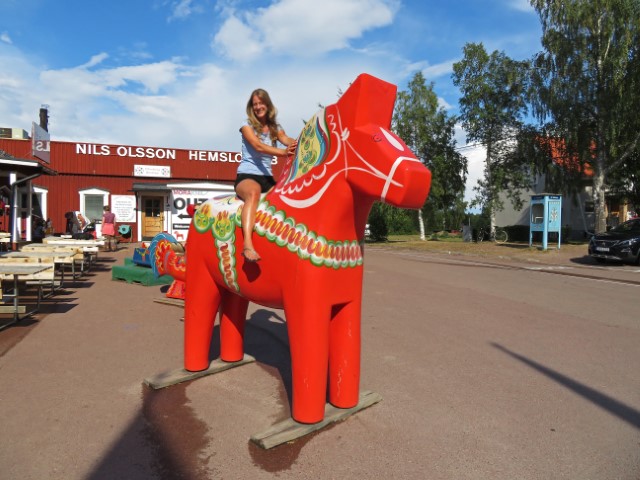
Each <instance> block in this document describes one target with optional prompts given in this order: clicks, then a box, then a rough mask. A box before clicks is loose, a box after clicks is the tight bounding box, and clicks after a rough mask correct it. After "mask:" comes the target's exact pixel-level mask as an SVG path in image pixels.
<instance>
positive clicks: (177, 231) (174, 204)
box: [169, 187, 234, 241]
mask: <svg viewBox="0 0 640 480" xmlns="http://www.w3.org/2000/svg"><path fill="white" fill-rule="evenodd" d="M233 193H234V192H233V189H232V187H230V191H228V190H191V189H173V190H171V197H170V199H169V204H170V205H171V209H170V214H171V230H170V231H171V234H172V235H173V236H174V237H175V238H176V239H177V240H178V241H184V240H186V239H187V234H188V232H189V225H191V217H190V216H189V213H188V212H187V207H188V206H189V205H194V206H197V205H200V204H201V203H204V202H206V201H207V200H209V199H210V198H212V197H217V196H220V195H232V194H233Z"/></svg>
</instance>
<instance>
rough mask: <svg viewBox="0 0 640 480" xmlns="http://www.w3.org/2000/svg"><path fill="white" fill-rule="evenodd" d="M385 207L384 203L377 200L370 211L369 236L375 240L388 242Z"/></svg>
mask: <svg viewBox="0 0 640 480" xmlns="http://www.w3.org/2000/svg"><path fill="white" fill-rule="evenodd" d="M384 207H385V205H384V204H383V203H380V202H375V203H374V204H373V205H372V206H371V212H369V238H370V239H371V240H372V241H374V242H386V241H387V238H388V236H389V229H388V227H387V220H386V218H385V215H384V211H383V210H384Z"/></svg>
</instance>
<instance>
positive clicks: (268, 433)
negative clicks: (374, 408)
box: [251, 391, 382, 450]
mask: <svg viewBox="0 0 640 480" xmlns="http://www.w3.org/2000/svg"><path fill="white" fill-rule="evenodd" d="M381 400H382V397H381V396H380V395H379V394H377V393H375V392H369V391H362V392H360V401H359V402H358V404H357V405H356V406H355V407H353V408H336V407H334V406H333V405H331V404H328V403H327V405H326V407H325V410H324V420H322V421H321V422H318V423H313V424H311V425H307V424H304V423H299V422H296V421H295V420H294V419H293V418H287V419H286V420H283V421H281V422H278V423H276V424H275V425H273V426H272V427H270V428H268V429H267V430H265V431H264V432H261V433H257V434H256V435H253V436H252V437H251V441H252V442H253V443H255V444H256V445H258V446H259V447H261V448H264V449H265V450H268V449H270V448H273V447H277V446H278V445H281V444H283V443H287V442H291V441H293V440H296V439H298V438H300V437H303V436H305V435H308V434H310V433H312V432H315V431H317V430H320V429H322V428H324V427H326V426H327V425H330V424H332V423H335V422H339V421H341V420H344V419H345V418H347V417H349V416H351V415H353V414H354V413H356V412H359V411H360V410H364V409H365V408H367V407H370V406H371V405H373V404H376V403H378V402H379V401H381Z"/></svg>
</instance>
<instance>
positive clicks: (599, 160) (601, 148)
mask: <svg viewBox="0 0 640 480" xmlns="http://www.w3.org/2000/svg"><path fill="white" fill-rule="evenodd" d="M531 5H532V6H533V7H534V8H535V10H536V11H537V13H538V15H539V17H540V20H541V23H542V31H543V36H542V46H543V51H542V52H540V53H539V54H538V55H536V56H535V58H534V62H533V66H534V68H533V69H532V75H531V79H532V89H531V101H532V104H533V107H534V110H533V111H534V113H535V114H536V117H537V118H538V120H539V121H540V122H541V124H543V126H544V131H546V132H547V134H548V135H549V136H550V137H553V138H554V139H555V140H556V141H559V142H561V145H562V146H563V148H564V149H565V150H566V154H567V158H571V159H575V162H577V167H578V168H577V170H578V172H579V173H582V172H584V171H585V170H586V169H587V167H590V168H592V169H593V176H592V178H593V184H592V185H593V189H592V191H593V201H594V208H595V218H596V225H595V229H596V232H602V231H604V230H605V229H606V215H605V191H606V190H607V188H609V187H615V188H618V189H622V190H624V189H625V188H626V189H627V192H628V193H629V194H631V195H633V192H634V190H635V191H636V192H637V190H638V183H637V181H638V177H639V175H638V173H639V167H638V148H639V146H640V114H639V112H640V55H639V54H640V2H639V1H638V0H594V1H584V0H531ZM572 161H573V160H572ZM573 166H574V167H575V166H576V165H573ZM574 170H575V168H574ZM630 177H631V178H634V179H633V180H629V179H630ZM636 198H637V197H636ZM635 201H637V200H635Z"/></svg>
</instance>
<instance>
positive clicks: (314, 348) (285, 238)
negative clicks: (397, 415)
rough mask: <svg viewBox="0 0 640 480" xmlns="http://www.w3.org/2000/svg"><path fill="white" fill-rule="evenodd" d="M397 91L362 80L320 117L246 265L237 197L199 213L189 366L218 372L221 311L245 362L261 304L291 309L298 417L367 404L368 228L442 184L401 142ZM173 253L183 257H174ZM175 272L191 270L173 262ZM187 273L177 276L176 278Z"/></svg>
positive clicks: (190, 276) (191, 244)
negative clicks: (363, 388)
mask: <svg viewBox="0 0 640 480" xmlns="http://www.w3.org/2000/svg"><path fill="white" fill-rule="evenodd" d="M395 96H396V87H395V86H394V85H391V84H389V83H386V82H384V81H382V80H379V79H377V78H375V77H372V76H370V75H367V74H362V75H360V76H359V77H358V78H357V79H356V80H355V82H354V83H353V84H352V85H351V87H350V88H349V89H348V90H347V91H346V92H345V93H344V95H342V97H341V98H340V99H339V101H338V102H337V103H336V104H335V105H331V106H329V107H327V108H325V109H322V110H320V111H319V112H318V113H317V114H316V115H315V116H314V117H313V118H312V119H311V120H310V121H309V122H308V123H307V124H306V126H305V127H304V129H303V131H302V133H301V134H300V137H299V138H298V149H297V151H296V155H295V157H294V158H290V159H289V161H288V162H287V164H286V166H285V169H284V171H283V174H282V176H281V178H280V179H279V181H278V183H277V185H276V186H275V187H274V188H273V189H272V190H271V191H269V192H268V193H267V194H266V195H264V196H263V198H262V201H261V202H260V205H259V207H258V214H257V219H256V229H255V232H254V237H255V238H254V245H255V247H256V250H257V251H258V252H260V255H261V256H262V260H261V261H260V262H257V263H250V262H247V261H245V260H244V259H243V258H242V256H241V255H240V252H242V243H243V242H242V231H241V228H240V212H241V208H242V203H241V202H239V201H238V200H237V199H236V198H235V197H233V196H231V197H224V198H214V199H211V200H209V201H207V202H206V203H204V204H202V205H201V206H200V207H198V209H197V211H196V212H195V213H194V217H193V221H192V224H191V227H190V231H189V236H188V239H187V246H186V252H187V254H186V255H187V259H186V260H187V262H186V264H187V265H188V268H186V285H187V288H186V298H185V318H184V322H185V338H184V355H185V357H184V367H185V369H186V370H189V371H200V370H205V369H207V368H208V367H209V364H210V359H209V347H210V344H211V337H212V333H213V327H214V322H215V317H216V314H217V313H218V312H220V345H221V353H220V357H221V359H222V360H223V361H227V362H235V361H239V360H241V359H242V358H243V356H244V349H243V337H244V326H245V320H246V314H247V306H248V302H249V301H253V302H255V303H258V304H261V305H264V306H267V307H272V308H281V309H284V313H285V317H286V323H287V328H288V334H289V342H290V350H291V367H292V381H293V405H292V416H293V418H294V419H295V420H296V421H298V422H301V423H317V422H320V421H322V419H323V417H324V408H325V399H326V388H327V375H328V376H329V401H330V402H331V404H332V405H334V406H336V407H339V408H352V407H354V406H356V405H357V403H358V400H359V383H360V316H361V302H362V279H363V267H362V262H363V253H362V249H363V245H364V228H365V223H366V220H367V216H368V214H369V211H370V209H371V206H372V205H373V202H374V201H376V200H379V201H383V202H387V203H389V204H391V205H395V206H398V207H403V208H420V207H422V205H423V204H424V202H425V200H426V198H427V195H428V193H429V187H430V182H431V174H430V172H429V170H428V169H427V168H426V167H425V166H424V165H423V164H422V163H421V162H420V161H419V160H418V159H417V158H416V157H415V156H414V155H413V154H412V153H411V151H409V149H408V148H407V146H406V145H405V144H404V142H403V141H402V140H401V139H400V138H398V137H397V136H396V135H395V134H393V133H392V132H390V128H389V127H390V123H391V117H392V113H393V107H394V102H395ZM170 254H171V252H170ZM167 260H168V263H169V265H167V267H168V269H169V273H172V274H175V276H176V278H180V277H182V278H185V275H184V264H182V263H181V262H180V261H176V260H177V259H176V258H175V257H172V258H167ZM174 267H175V268H177V269H178V270H180V269H182V273H181V272H180V271H175V272H171V270H172V269H173V268H174Z"/></svg>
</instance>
